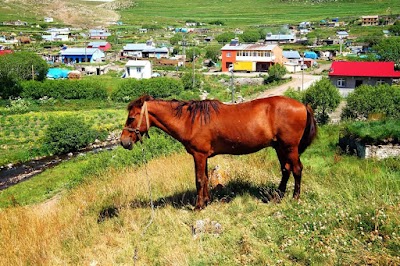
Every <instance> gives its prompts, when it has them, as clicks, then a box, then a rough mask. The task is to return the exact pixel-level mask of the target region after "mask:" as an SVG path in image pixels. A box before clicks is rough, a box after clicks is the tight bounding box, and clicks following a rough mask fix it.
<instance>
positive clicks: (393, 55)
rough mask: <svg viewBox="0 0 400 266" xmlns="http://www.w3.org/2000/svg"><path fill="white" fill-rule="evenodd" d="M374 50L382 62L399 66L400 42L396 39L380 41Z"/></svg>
mask: <svg viewBox="0 0 400 266" xmlns="http://www.w3.org/2000/svg"><path fill="white" fill-rule="evenodd" d="M374 50H375V51H376V52H377V53H378V55H379V56H380V57H381V59H382V60H383V61H393V62H395V64H400V42H399V40H398V39H397V38H396V37H391V38H385V39H382V40H381V41H380V42H379V43H378V44H377V45H375V46H374Z"/></svg>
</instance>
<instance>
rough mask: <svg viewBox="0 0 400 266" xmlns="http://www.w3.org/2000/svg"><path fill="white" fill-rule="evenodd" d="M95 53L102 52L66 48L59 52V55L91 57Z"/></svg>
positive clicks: (95, 49)
mask: <svg viewBox="0 0 400 266" xmlns="http://www.w3.org/2000/svg"><path fill="white" fill-rule="evenodd" d="M97 51H100V52H102V51H101V50H99V49H97V48H67V49H65V50H62V51H61V55H93V54H94V53H95V52H97Z"/></svg>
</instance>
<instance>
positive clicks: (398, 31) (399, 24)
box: [389, 21, 400, 36]
mask: <svg viewBox="0 0 400 266" xmlns="http://www.w3.org/2000/svg"><path fill="white" fill-rule="evenodd" d="M389 31H390V32H391V33H392V34H393V35H396V36H400V21H396V23H394V25H392V26H390V27H389Z"/></svg>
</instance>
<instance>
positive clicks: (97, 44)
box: [87, 42, 111, 52]
mask: <svg viewBox="0 0 400 266" xmlns="http://www.w3.org/2000/svg"><path fill="white" fill-rule="evenodd" d="M87 48H97V49H100V50H102V51H104V52H105V51H107V50H109V49H111V44H110V43H109V42H90V43H89V44H88V46H87Z"/></svg>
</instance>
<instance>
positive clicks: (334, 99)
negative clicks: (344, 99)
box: [303, 78, 341, 124]
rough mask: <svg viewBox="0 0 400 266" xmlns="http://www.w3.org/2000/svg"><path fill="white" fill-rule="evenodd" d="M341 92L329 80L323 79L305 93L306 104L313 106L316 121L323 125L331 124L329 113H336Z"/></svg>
mask: <svg viewBox="0 0 400 266" xmlns="http://www.w3.org/2000/svg"><path fill="white" fill-rule="evenodd" d="M340 100H341V96H340V92H339V90H338V89H337V88H336V87H335V86H333V85H332V83H331V82H330V80H329V79H327V78H322V79H321V80H319V81H317V82H316V83H314V84H312V85H311V86H310V87H309V88H308V89H307V90H306V91H305V93H304V101H303V102H304V103H309V104H311V107H312V108H313V109H314V112H315V117H316V120H317V121H318V122H319V123H321V124H326V123H328V122H329V115H328V113H330V112H332V111H334V110H335V109H336V108H337V107H338V106H339V104H340Z"/></svg>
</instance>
